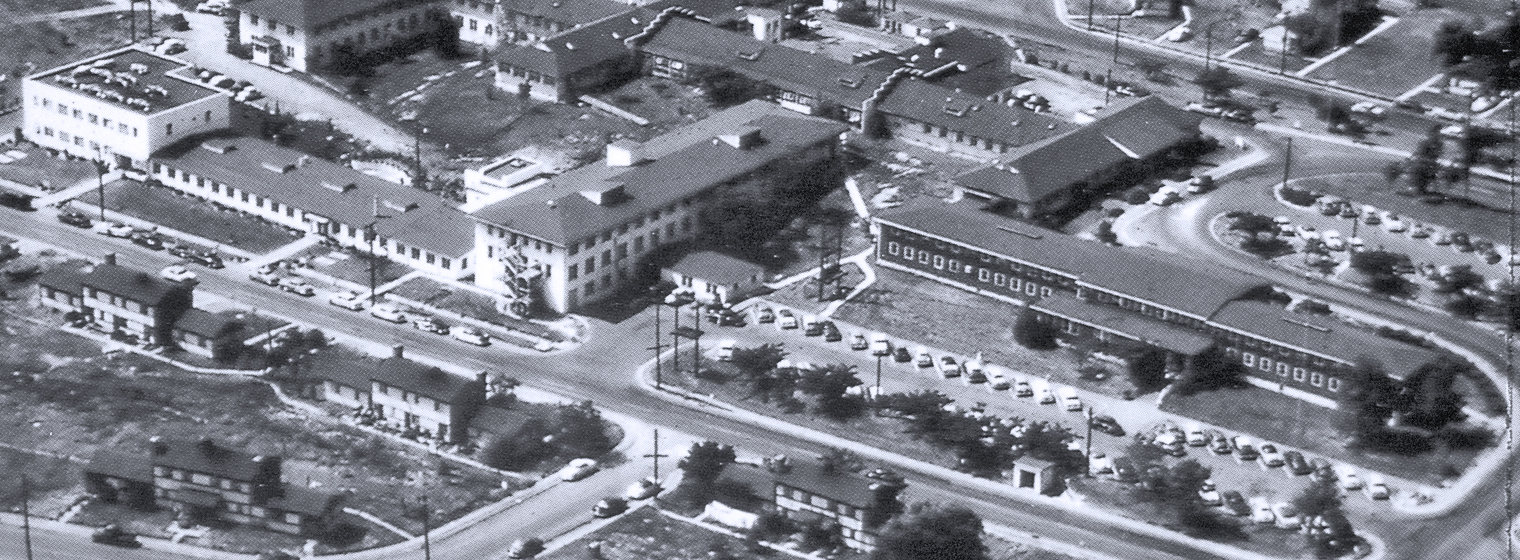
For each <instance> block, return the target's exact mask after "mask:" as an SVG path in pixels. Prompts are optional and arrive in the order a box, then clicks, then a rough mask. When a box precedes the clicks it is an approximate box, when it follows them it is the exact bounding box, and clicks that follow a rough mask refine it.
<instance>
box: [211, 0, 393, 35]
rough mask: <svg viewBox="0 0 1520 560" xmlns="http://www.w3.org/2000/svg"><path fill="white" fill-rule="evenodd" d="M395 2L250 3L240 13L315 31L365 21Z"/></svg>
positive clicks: (240, 7)
mask: <svg viewBox="0 0 1520 560" xmlns="http://www.w3.org/2000/svg"><path fill="white" fill-rule="evenodd" d="M393 1H394V0H246V1H245V2H241V3H239V4H237V6H236V8H237V9H238V10H239V11H242V12H247V13H251V14H255V15H257V16H259V17H262V18H267V19H273V20H275V21H278V22H280V23H281V24H285V25H290V26H294V27H296V28H297V29H303V30H311V29H314V28H316V27H317V26H320V25H324V24H328V23H334V22H337V21H339V20H342V19H344V18H348V17H363V16H365V15H367V14H370V13H373V12H375V11H376V9H377V8H380V7H381V6H384V5H386V4H389V3H391V2H393Z"/></svg>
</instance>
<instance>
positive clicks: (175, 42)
mask: <svg viewBox="0 0 1520 560" xmlns="http://www.w3.org/2000/svg"><path fill="white" fill-rule="evenodd" d="M154 50H156V51H158V52H159V53H160V54H167V55H176V54H179V53H182V52H185V51H186V50H187V49H186V47H185V42H184V41H183V40H180V39H169V40H168V41H164V42H163V44H161V45H159V46H157V47H155V48H154Z"/></svg>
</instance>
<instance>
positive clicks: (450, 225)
mask: <svg viewBox="0 0 1520 560" xmlns="http://www.w3.org/2000/svg"><path fill="white" fill-rule="evenodd" d="M155 157H156V158H157V159H156V163H163V164H164V165H168V166H170V167H174V168H178V169H181V170H183V171H188V172H190V173H191V174H194V175H197V176H201V177H206V178H208V179H210V180H214V181H217V182H219V183H224V184H227V185H229V186H232V187H234V188H236V189H238V190H240V191H247V192H250V193H253V194H255V195H258V196H262V197H265V198H268V199H271V200H273V201H275V202H279V203H281V204H285V205H288V206H292V207H295V208H299V209H301V210H303V211H305V212H307V213H311V214H316V215H318V216H321V217H324V218H327V219H330V220H333V221H336V222H339V223H344V224H348V225H349V226H351V227H363V226H365V225H367V224H369V223H370V222H371V221H375V223H376V225H375V233H376V234H377V235H378V236H379V237H381V238H383V239H394V240H396V241H399V242H401V243H404V244H406V245H410V246H415V247H420V248H422V249H426V250H427V251H428V252H431V253H434V254H437V255H441V256H445V257H449V258H456V257H460V256H464V255H466V254H468V253H469V252H470V251H473V250H474V248H475V243H474V241H475V237H474V233H473V232H474V225H473V224H474V223H473V222H471V221H470V219H469V217H468V216H466V215H465V214H464V213H463V212H460V211H458V210H457V209H455V208H453V207H451V206H449V205H448V204H447V203H445V202H444V201H443V200H441V199H439V198H438V197H436V196H434V195H431V194H428V193H426V192H423V191H421V190H418V189H414V188H411V187H406V186H402V185H398V184H395V183H391V182H388V181H385V180H384V179H380V178H378V177H372V176H370V175H365V174H364V173H360V172H358V171H356V170H354V169H351V168H349V167H347V166H344V165H339V164H337V163H333V162H330V161H327V160H324V159H321V158H316V157H311V156H309V155H306V154H303V153H301V152H299V151H296V150H292V149H290V148H285V147H282V146H278V145H276V144H274V143H273V142H269V141H266V140H262V139H258V138H247V137H238V138H212V139H207V140H204V141H203V142H201V143H199V144H195V143H194V142H193V141H192V142H187V143H182V144H180V145H177V146H173V147H171V148H168V149H166V150H164V151H163V152H162V153H160V154H158V155H157V156H155ZM403 209H405V210H403ZM377 211H378V214H379V215H381V216H385V217H384V218H382V219H379V220H375V218H374V216H375V214H376V213H377Z"/></svg>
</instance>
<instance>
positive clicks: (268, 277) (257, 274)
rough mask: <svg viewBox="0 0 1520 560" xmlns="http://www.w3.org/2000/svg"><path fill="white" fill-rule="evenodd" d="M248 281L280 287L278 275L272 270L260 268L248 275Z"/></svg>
mask: <svg viewBox="0 0 1520 560" xmlns="http://www.w3.org/2000/svg"><path fill="white" fill-rule="evenodd" d="M248 279H249V280H252V281H254V282H258V283H260V284H263V285H265V286H278V285H280V275H278V274H275V273H274V271H273V270H270V269H268V268H260V269H258V270H255V271H253V273H252V274H249V275H248Z"/></svg>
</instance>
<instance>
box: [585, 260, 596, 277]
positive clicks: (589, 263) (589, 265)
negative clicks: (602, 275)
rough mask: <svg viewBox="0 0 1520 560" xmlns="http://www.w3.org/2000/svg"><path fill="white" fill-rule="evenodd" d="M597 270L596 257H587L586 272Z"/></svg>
mask: <svg viewBox="0 0 1520 560" xmlns="http://www.w3.org/2000/svg"><path fill="white" fill-rule="evenodd" d="M593 272H596V257H591V258H588V259H586V274H591V273H593Z"/></svg>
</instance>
